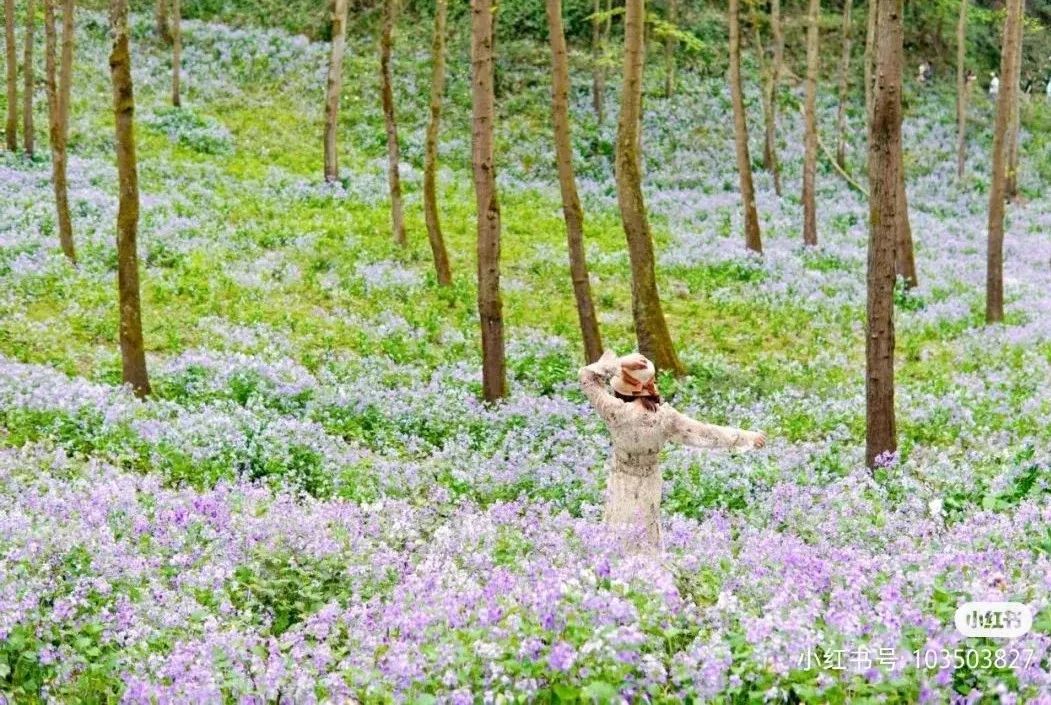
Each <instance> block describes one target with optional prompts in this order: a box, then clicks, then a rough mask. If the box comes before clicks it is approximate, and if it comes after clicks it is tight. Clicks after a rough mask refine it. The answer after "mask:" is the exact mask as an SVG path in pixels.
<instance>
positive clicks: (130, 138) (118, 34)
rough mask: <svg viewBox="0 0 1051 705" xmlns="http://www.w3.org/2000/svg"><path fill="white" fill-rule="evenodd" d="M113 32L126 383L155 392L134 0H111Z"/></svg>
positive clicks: (141, 391)
mask: <svg viewBox="0 0 1051 705" xmlns="http://www.w3.org/2000/svg"><path fill="white" fill-rule="evenodd" d="M109 8H110V32H111V35H112V38H113V50H112V52H111V53H110V57H109V66H110V77H111V80H112V82H113V112H114V115H115V117H116V144H117V176H118V179H119V181H120V201H119V205H118V207H117V291H118V295H119V301H120V353H121V369H122V371H123V380H124V383H125V384H130V385H131V388H132V389H133V390H134V391H135V395H136V396H138V397H140V398H141V397H145V396H147V395H148V394H149V393H150V381H149V378H148V377H147V375H146V353H145V351H144V349H143V341H142V312H141V305H140V302H139V256H138V252H137V248H136V239H137V236H138V229H139V175H138V167H137V165H136V160H135V96H134V91H133V88H132V82H131V54H130V51H129V47H128V0H110V6H109Z"/></svg>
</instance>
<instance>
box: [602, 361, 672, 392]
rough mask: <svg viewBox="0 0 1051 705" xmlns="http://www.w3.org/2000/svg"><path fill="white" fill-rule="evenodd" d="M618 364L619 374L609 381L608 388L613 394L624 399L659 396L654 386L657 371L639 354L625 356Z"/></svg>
mask: <svg viewBox="0 0 1051 705" xmlns="http://www.w3.org/2000/svg"><path fill="white" fill-rule="evenodd" d="M618 362H619V363H620V372H618V373H617V374H616V375H615V376H614V377H613V379H612V380H610V386H611V387H612V388H613V391H614V392H617V393H618V394H623V395H624V396H626V397H656V396H660V393H659V392H658V391H657V386H656V385H655V384H654V377H655V376H656V374H657V370H656V369H655V368H654V367H653V363H652V362H650V361H649V360H648V359H646V357H644V356H643V355H641V354H640V353H633V354H631V355H625V356H624V357H622V358H620V360H619V361H618Z"/></svg>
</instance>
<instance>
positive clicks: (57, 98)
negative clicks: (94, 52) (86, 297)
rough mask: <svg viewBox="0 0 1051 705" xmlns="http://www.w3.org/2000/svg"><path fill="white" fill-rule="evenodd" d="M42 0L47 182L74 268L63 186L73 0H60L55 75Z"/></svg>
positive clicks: (48, 5)
mask: <svg viewBox="0 0 1051 705" xmlns="http://www.w3.org/2000/svg"><path fill="white" fill-rule="evenodd" d="M56 1H57V0H44V39H45V51H44V66H45V69H44V73H45V79H46V84H47V113H48V134H49V137H50V139H49V141H50V143H51V181H52V184H53V186H54V190H55V211H56V220H57V221H58V241H59V244H60V245H61V246H62V252H63V254H65V255H66V257H67V258H68V259H69V261H70V263H71V264H73V265H76V263H77V254H76V250H75V249H74V247H73V225H72V222H71V221H70V217H69V194H68V189H67V185H66V136H67V133H68V130H69V94H70V85H69V84H70V83H71V82H72V73H73V0H62V9H63V17H62V70H61V74H58V69H57V63H58V56H57V54H58V46H57V44H58V38H57V36H56V35H57V32H56V30H55V3H56Z"/></svg>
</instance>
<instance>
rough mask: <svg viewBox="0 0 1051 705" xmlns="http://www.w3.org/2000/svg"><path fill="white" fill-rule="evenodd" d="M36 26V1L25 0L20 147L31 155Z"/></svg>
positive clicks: (32, 145) (32, 146) (32, 147)
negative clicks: (34, 36) (34, 37)
mask: <svg viewBox="0 0 1051 705" xmlns="http://www.w3.org/2000/svg"><path fill="white" fill-rule="evenodd" d="M35 27H36V2H35V1H34V0H26V36H25V47H24V53H23V55H22V78H23V80H24V83H23V84H22V148H23V149H24V150H25V152H26V154H28V155H29V156H33V149H34V146H35V145H34V143H33V83H34V79H35V76H34V75H33V29H34V28H35Z"/></svg>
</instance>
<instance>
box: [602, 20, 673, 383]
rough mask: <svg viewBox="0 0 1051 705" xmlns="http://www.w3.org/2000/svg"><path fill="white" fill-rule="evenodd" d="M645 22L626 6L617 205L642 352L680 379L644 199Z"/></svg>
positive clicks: (619, 125) (618, 142) (633, 311)
mask: <svg viewBox="0 0 1051 705" xmlns="http://www.w3.org/2000/svg"><path fill="white" fill-rule="evenodd" d="M645 17H646V10H645V0H626V3H625V15H624V89H623V91H622V92H621V106H620V120H619V122H618V124H617V154H616V179H617V203H618V204H619V206H620V217H621V220H622V221H623V223H624V234H625V235H626V236H627V240H628V256H629V258H630V260H631V303H632V313H633V314H634V318H635V335H636V337H637V338H638V343H639V351H640V352H641V353H642V354H643V355H645V356H646V357H648V358H649V359H650V360H652V361H653V363H654V364H655V365H656V366H657V367H659V368H663V369H666V370H670V371H672V372H674V373H675V374H681V373H682V372H683V366H682V363H681V362H679V357H678V355H676V353H675V347H674V345H673V344H672V341H671V334H670V333H669V332H668V324H667V322H666V321H665V320H664V310H663V308H662V307H661V300H660V294H659V293H658V291H657V275H656V271H655V270H656V265H655V262H654V255H653V235H652V233H651V232H650V224H649V220H648V219H647V217H646V205H645V202H644V201H643V198H642V173H641V171H642V167H641V163H640V159H639V144H640V132H641V130H640V129H639V126H640V123H641V117H642V73H643V63H644V61H645V46H644V41H643V25H644V22H645Z"/></svg>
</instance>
